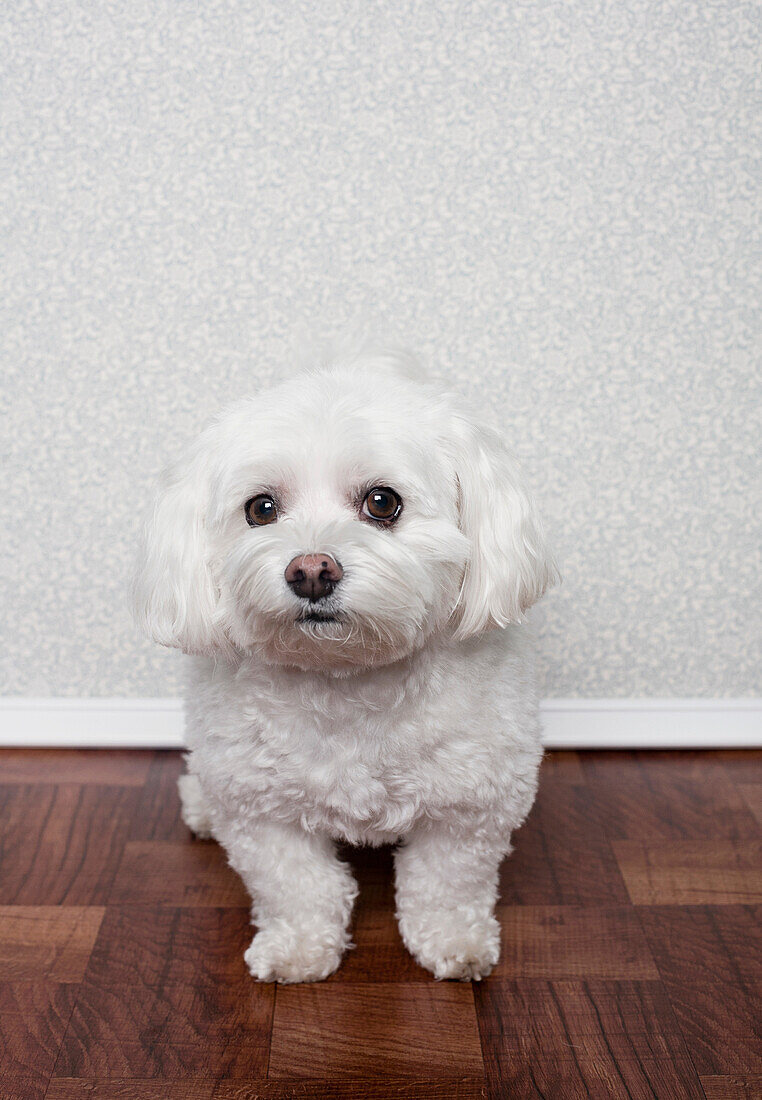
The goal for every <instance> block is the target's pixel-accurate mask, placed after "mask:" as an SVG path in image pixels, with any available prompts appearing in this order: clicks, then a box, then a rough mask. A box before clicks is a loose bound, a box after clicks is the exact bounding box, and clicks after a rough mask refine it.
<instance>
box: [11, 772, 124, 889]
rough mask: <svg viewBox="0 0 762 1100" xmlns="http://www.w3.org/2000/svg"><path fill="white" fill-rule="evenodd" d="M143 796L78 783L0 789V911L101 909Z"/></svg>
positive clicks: (26, 785) (118, 788)
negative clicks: (8, 907) (33, 907)
mask: <svg viewBox="0 0 762 1100" xmlns="http://www.w3.org/2000/svg"><path fill="white" fill-rule="evenodd" d="M138 795H139V791H138V789H137V788H134V787H114V786H109V787H103V786H99V785H82V784H76V783H71V784H70V783H62V784H60V785H58V786H54V785H52V784H46V785H39V784H19V785H16V786H7V787H6V786H3V787H0V845H2V875H0V905H103V904H104V903H105V902H106V899H107V898H108V895H109V892H110V889H111V883H112V881H113V878H114V875H115V874H116V869H117V866H118V864H119V861H120V859H121V857H122V850H123V845H124V840H125V837H126V835H127V831H128V829H129V825H130V820H131V817H132V814H133V813H134V810H135V804H136V801H137V797H138Z"/></svg>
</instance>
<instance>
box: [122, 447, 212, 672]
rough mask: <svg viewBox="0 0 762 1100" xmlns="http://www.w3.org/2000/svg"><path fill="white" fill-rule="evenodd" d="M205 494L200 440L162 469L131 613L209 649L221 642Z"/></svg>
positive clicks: (159, 636)
mask: <svg viewBox="0 0 762 1100" xmlns="http://www.w3.org/2000/svg"><path fill="white" fill-rule="evenodd" d="M202 438H203V437H202ZM209 494H210V486H209V477H208V472H207V469H206V464H205V462H204V460H203V446H202V444H201V443H200V442H199V443H198V444H197V445H196V446H195V447H193V448H191V449H189V451H188V452H187V453H186V455H185V456H184V458H183V460H181V461H179V462H177V463H175V464H174V465H172V466H170V467H169V468H168V469H167V470H165V471H164V474H163V475H162V478H161V481H160V484H159V490H158V493H157V495H156V498H155V500H154V502H153V506H152V508H151V509H150V511H149V514H148V516H147V519H146V522H145V525H144V528H143V533H142V542H141V548H140V556H139V561H138V568H137V570H136V573H135V579H134V581H133V586H132V597H133V613H134V616H135V619H136V621H137V622H138V624H139V625H140V627H141V628H142V630H143V631H144V632H145V633H146V634H147V635H148V636H149V637H150V638H153V640H154V641H156V642H159V643H160V644H161V645H166V646H173V647H175V648H177V649H182V650H184V651H185V652H186V653H210V652H212V651H216V650H217V649H218V648H219V647H223V648H224V647H225V645H226V642H225V639H224V637H223V635H222V633H221V631H220V629H219V627H218V626H217V624H216V622H215V618H216V612H217V608H218V604H219V592H218V589H217V586H216V584H215V582H214V579H213V576H212V571H211V545H210V539H209V532H208V530H207V526H206V509H207V503H208V500H209Z"/></svg>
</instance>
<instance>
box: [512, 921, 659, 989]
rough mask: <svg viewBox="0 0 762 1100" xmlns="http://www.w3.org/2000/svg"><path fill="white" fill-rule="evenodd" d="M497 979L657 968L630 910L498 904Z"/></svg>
mask: <svg viewBox="0 0 762 1100" xmlns="http://www.w3.org/2000/svg"><path fill="white" fill-rule="evenodd" d="M498 915H499V917H500V924H501V927H502V941H503V948H502V954H501V958H500V962H499V963H498V964H497V967H496V968H495V970H494V975H495V977H496V978H518V977H521V978H577V977H590V978H618V979H621V978H630V979H632V978H654V979H658V977H659V972H658V970H657V969H656V964H655V963H654V960H653V958H652V956H651V952H650V950H649V947H648V942H647V941H646V938H645V935H644V934H643V930H642V928H641V926H640V923H639V922H638V918H637V915H636V913H635V912H634V911H633V910H632V909H631V908H619V909H581V908H576V907H572V906H562V905H559V906H539V907H535V906H500V907H499V908H498Z"/></svg>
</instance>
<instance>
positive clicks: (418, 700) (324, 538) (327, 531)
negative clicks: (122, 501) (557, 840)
mask: <svg viewBox="0 0 762 1100" xmlns="http://www.w3.org/2000/svg"><path fill="white" fill-rule="evenodd" d="M554 579H555V567H554V564H553V561H552V559H551V557H550V555H549V552H548V550H547V549H546V547H545V543H544V539H543V534H542V529H541V525H540V521H539V519H538V516H537V513H536V511H535V507H534V504H533V502H532V500H531V498H530V496H529V495H528V493H527V490H526V489H525V488H524V485H523V483H522V480H521V477H520V475H519V471H518V469H517V466H516V464H515V462H514V460H513V459H512V458H511V456H510V455H509V453H508V452H507V450H506V448H505V446H504V443H503V439H502V437H501V435H500V434H499V433H498V432H496V431H494V430H491V429H490V428H488V427H485V426H482V425H480V424H479V423H478V422H477V421H476V420H475V419H474V418H473V417H472V416H470V415H467V414H466V413H465V412H463V411H462V408H461V405H460V403H459V402H458V401H457V400H456V399H454V398H453V397H451V396H448V395H447V394H445V393H442V392H440V390H439V389H438V388H437V387H436V386H434V385H433V384H432V383H431V382H429V381H427V380H426V378H425V377H422V376H421V375H420V373H419V372H418V370H417V368H416V366H415V363H414V361H413V360H412V359H411V358H410V357H409V356H407V355H406V354H404V353H401V352H396V351H385V350H384V351H376V352H371V351H369V350H367V349H365V350H360V351H359V352H357V351H356V352H355V353H353V354H345V355H343V356H341V355H338V356H336V357H334V358H333V359H331V360H328V361H321V362H320V364H319V365H318V366H316V367H315V368H314V369H312V370H307V371H306V372H304V373H302V374H300V375H298V376H296V377H293V378H291V379H289V380H287V381H285V382H283V383H281V384H280V385H277V386H275V387H274V388H272V389H270V390H268V391H266V392H261V393H259V394H257V395H256V396H253V397H249V398H245V399H243V400H240V401H238V402H237V403H236V404H235V405H233V406H232V407H231V408H229V409H228V410H227V411H226V412H224V413H223V414H222V415H221V416H219V417H218V418H217V419H216V420H215V421H214V422H213V423H212V424H211V426H210V427H208V428H207V429H206V430H205V431H204V432H203V433H202V434H201V436H200V437H199V438H198V439H197V440H196V441H195V443H193V445H192V446H190V448H189V449H188V450H187V451H186V452H185V453H184V454H183V455H182V456H181V458H180V459H179V461H178V462H176V463H175V464H174V465H173V466H172V467H171V468H170V469H169V470H168V471H167V472H166V473H165V475H164V477H163V480H162V483H161V485H160V488H159V491H158V495H157V497H156V500H155V502H154V505H153V508H152V511H151V513H150V517H149V521H148V523H147V525H146V529H145V535H144V540H143V546H142V551H141V561H140V565H139V569H138V573H137V577H136V580H135V585H134V602H135V609H136V614H137V618H138V620H139V622H140V623H141V625H142V627H143V628H144V630H145V631H146V632H147V633H148V634H149V635H150V636H151V637H152V638H153V639H154V640H155V641H157V642H160V643H161V644H163V645H166V646H175V647H177V648H179V649H182V650H184V651H185V652H187V653H189V654H192V655H194V659H193V661H192V669H191V676H190V681H189V683H190V687H189V691H188V693H187V701H186V715H187V743H188V746H189V749H190V753H189V757H188V774H187V775H184V776H183V777H182V778H181V780H180V797H181V800H182V807H183V820H184V821H185V823H186V824H187V825H188V826H189V828H190V829H191V830H192V831H193V832H195V833H196V834H197V835H198V836H210V835H211V836H214V837H215V838H216V839H217V840H218V841H219V843H220V844H221V845H222V846H223V847H224V849H225V851H226V853H227V856H228V859H229V862H230V864H231V866H232V867H233V868H234V869H235V870H236V871H237V873H238V874H239V875H240V876H241V878H242V879H243V882H244V884H245V886H246V888H247V890H248V891H249V893H250V894H251V897H252V900H253V907H252V916H253V921H254V923H255V925H256V928H257V933H256V935H255V936H254V939H253V941H252V943H251V946H250V947H249V948H248V950H247V951H246V954H245V960H246V963H247V965H248V968H249V970H250V972H251V974H252V975H253V976H254V977H255V978H258V979H259V980H260V981H277V982H307V981H318V980H320V979H322V978H325V977H327V976H328V975H329V974H331V973H332V972H333V971H334V970H335V969H336V968H337V967H338V965H339V962H340V960H341V957H342V954H343V952H344V951H345V950H346V949H347V947H348V946H349V945H350V931H349V925H350V917H351V913H352V906H353V903H354V900H355V897H356V894H357V886H356V884H355V881H354V879H353V877H352V874H351V871H350V868H349V867H348V866H347V864H346V863H344V862H342V861H341V859H339V858H338V856H337V852H336V842H337V841H343V842H348V843H349V844H354V845H361V844H373V845H376V844H394V845H396V848H395V853H394V862H395V885H396V908H397V919H398V922H399V929H400V932H401V935H402V938H403V940H404V942H405V945H406V946H407V948H408V950H409V951H410V952H411V953H412V955H413V956H414V957H415V958H416V959H417V960H418V962H419V963H420V964H421V965H422V966H424V967H426V968H427V969H428V970H430V971H431V972H432V974H433V975H434V976H435V977H436V978H456V979H461V980H470V979H473V980H478V979H480V978H483V977H484V976H485V975H487V974H489V972H490V970H491V969H492V968H493V967H494V965H495V963H496V962H497V959H498V956H499V952H500V928H499V925H498V922H497V920H496V918H495V904H496V900H497V884H498V868H499V865H500V862H501V860H502V859H503V857H504V856H505V855H506V854H507V853H508V852H510V850H511V849H510V839H511V833H512V832H513V830H514V829H516V828H517V827H518V826H519V825H520V824H521V822H522V821H523V820H524V818H525V817H526V815H527V813H528V811H529V809H530V807H531V805H532V802H533V799H534V796H535V791H536V787H537V773H538V768H539V764H540V759H541V756H542V748H541V741H540V724H539V719H538V706H537V697H536V691H535V684H534V678H533V662H532V646H531V643H530V641H529V639H528V638H527V636H526V631H527V629H528V628H527V627H526V626H521V625H519V624H521V622H522V619H523V615H524V612H525V611H526V609H527V608H528V607H529V606H530V605H531V604H533V603H534V602H535V601H536V600H537V599H539V597H540V596H541V595H542V594H543V592H544V591H545V589H546V588H547V587H548V586H549V585H550V584H551V583H553V581H554Z"/></svg>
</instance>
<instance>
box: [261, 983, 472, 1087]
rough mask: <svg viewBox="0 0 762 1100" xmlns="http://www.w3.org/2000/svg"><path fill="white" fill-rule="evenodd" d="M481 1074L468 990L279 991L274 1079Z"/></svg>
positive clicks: (452, 986) (453, 986)
mask: <svg viewBox="0 0 762 1100" xmlns="http://www.w3.org/2000/svg"><path fill="white" fill-rule="evenodd" d="M432 1066H436V1076H453V1075H454V1074H475V1073H480V1072H481V1068H482V1058H481V1048H480V1045H479V1032H478V1028H477V1024H476V1013H475V1011H474V998H473V993H472V991H471V987H470V985H466V984H460V983H447V984H445V983H440V984H435V983H433V982H430V983H429V984H428V985H411V984H404V983H389V984H381V983H377V984H372V985H348V984H345V985H302V986H298V985H297V986H284V987H282V988H280V989H278V997H277V1001H276V1005H275V1019H274V1022H273V1033H272V1046H271V1051H270V1070H269V1076H270V1077H273V1078H289V1077H329V1078H331V1077H333V1078H341V1077H370V1078H374V1077H375V1078H378V1077H387V1076H399V1075H400V1074H402V1075H405V1074H409V1075H410V1076H412V1077H415V1076H419V1077H422V1076H426V1075H427V1074H428V1073H429V1072H430V1070H431V1067H432Z"/></svg>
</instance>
